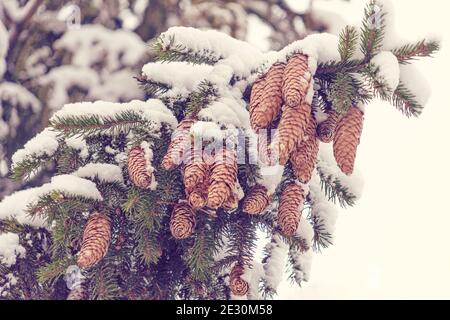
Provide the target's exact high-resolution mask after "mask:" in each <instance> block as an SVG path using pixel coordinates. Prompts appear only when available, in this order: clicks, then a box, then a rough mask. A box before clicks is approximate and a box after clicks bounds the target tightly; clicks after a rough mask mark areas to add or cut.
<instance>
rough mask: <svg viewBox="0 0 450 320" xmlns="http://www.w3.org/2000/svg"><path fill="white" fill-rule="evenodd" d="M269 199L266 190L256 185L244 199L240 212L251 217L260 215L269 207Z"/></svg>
mask: <svg viewBox="0 0 450 320" xmlns="http://www.w3.org/2000/svg"><path fill="white" fill-rule="evenodd" d="M269 201H270V198H269V196H268V194H267V188H266V187H264V186H262V185H259V184H257V185H256V186H254V187H253V188H252V189H251V190H250V191H249V193H248V195H247V196H246V197H245V198H244V202H243V203H242V210H243V211H244V212H245V213H248V214H251V215H257V214H261V213H263V212H264V210H266V208H267V207H268V206H269Z"/></svg>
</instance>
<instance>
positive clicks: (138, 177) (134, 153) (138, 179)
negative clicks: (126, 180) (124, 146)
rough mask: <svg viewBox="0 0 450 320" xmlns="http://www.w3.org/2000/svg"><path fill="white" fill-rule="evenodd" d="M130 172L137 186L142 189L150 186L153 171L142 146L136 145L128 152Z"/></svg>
mask: <svg viewBox="0 0 450 320" xmlns="http://www.w3.org/2000/svg"><path fill="white" fill-rule="evenodd" d="M128 174H129V176H130V180H131V181H132V182H133V183H134V185H136V186H137V187H139V188H141V189H147V188H148V187H150V185H151V183H152V175H153V171H152V170H150V169H149V168H148V164H147V160H146V159H145V151H144V149H142V148H141V147H134V148H133V149H131V150H130V152H129V153H128Z"/></svg>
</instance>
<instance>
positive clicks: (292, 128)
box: [272, 103, 311, 165]
mask: <svg viewBox="0 0 450 320" xmlns="http://www.w3.org/2000/svg"><path fill="white" fill-rule="evenodd" d="M310 119H311V106H310V105H309V104H306V103H304V104H302V105H301V107H300V108H286V109H285V110H283V114H282V116H281V121H280V124H279V125H278V129H277V132H276V133H275V137H274V141H273V146H272V150H275V152H276V151H278V157H279V163H280V164H281V165H285V164H286V163H287V162H288V160H289V155H290V154H291V152H292V151H293V150H294V148H295V146H296V144H297V143H298V142H299V141H302V140H303V138H304V136H305V131H306V128H307V127H308V122H309V120H310Z"/></svg>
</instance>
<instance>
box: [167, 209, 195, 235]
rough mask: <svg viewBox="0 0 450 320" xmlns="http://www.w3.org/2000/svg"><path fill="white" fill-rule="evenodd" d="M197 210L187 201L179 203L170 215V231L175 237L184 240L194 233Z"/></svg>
mask: <svg viewBox="0 0 450 320" xmlns="http://www.w3.org/2000/svg"><path fill="white" fill-rule="evenodd" d="M194 228H195V212H194V210H192V208H191V207H190V206H189V205H188V204H187V203H179V204H177V205H176V206H175V207H174V208H173V211H172V216H171V217H170V232H171V233H172V236H173V237H174V238H175V239H178V240H182V239H186V238H188V237H190V236H191V235H192V234H193V233H194Z"/></svg>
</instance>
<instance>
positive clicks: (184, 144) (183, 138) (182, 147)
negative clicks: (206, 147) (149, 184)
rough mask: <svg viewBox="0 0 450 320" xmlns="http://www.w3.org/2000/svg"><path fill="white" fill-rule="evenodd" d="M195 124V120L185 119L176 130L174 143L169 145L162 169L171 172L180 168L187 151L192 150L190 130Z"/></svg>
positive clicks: (173, 137)
mask: <svg viewBox="0 0 450 320" xmlns="http://www.w3.org/2000/svg"><path fill="white" fill-rule="evenodd" d="M194 123H195V120H194V119H184V120H182V121H181V122H180V123H179V124H178V127H177V128H176V129H175V131H174V133H173V135H172V141H171V142H170V144H169V148H168V149H167V153H166V155H165V156H164V158H163V160H162V163H161V165H162V167H163V168H164V169H166V170H171V169H174V168H176V167H178V166H179V165H180V164H181V162H182V161H183V160H184V157H185V153H186V150H190V148H191V146H190V139H191V138H190V134H189V132H190V130H191V127H192V125H193V124H194Z"/></svg>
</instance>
